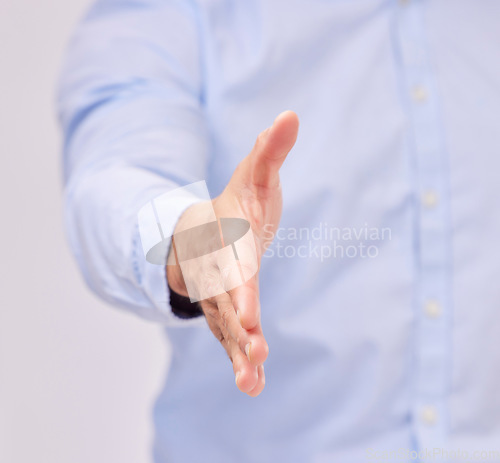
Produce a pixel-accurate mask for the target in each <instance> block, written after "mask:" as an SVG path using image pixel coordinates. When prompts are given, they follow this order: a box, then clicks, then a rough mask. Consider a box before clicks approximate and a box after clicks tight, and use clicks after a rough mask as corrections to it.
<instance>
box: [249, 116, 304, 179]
mask: <svg viewBox="0 0 500 463" xmlns="http://www.w3.org/2000/svg"><path fill="white" fill-rule="evenodd" d="M298 130H299V118H298V116H297V114H295V113H294V112H293V111H285V112H282V113H281V114H280V115H279V116H278V117H277V118H276V119H275V120H274V123H273V125H272V126H271V127H269V128H268V129H266V130H264V131H263V132H261V133H260V135H259V136H258V137H257V141H256V142H255V145H254V147H253V149H252V151H251V152H250V154H249V155H248V157H247V159H245V161H246V162H244V163H242V165H240V166H241V167H242V168H243V169H241V171H240V174H241V175H242V177H243V178H241V180H243V181H244V183H246V184H248V185H250V186H255V187H264V188H272V187H276V186H278V185H279V175H278V173H279V169H280V167H281V166H282V164H283V162H284V161H285V159H286V156H287V154H288V153H289V152H290V150H291V149H292V148H293V145H294V144H295V141H296V140H297V133H298Z"/></svg>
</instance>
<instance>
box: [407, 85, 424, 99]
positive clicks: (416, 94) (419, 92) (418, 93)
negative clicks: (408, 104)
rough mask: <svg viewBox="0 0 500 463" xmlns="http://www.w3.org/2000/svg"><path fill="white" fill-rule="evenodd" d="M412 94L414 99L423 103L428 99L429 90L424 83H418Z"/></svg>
mask: <svg viewBox="0 0 500 463" xmlns="http://www.w3.org/2000/svg"><path fill="white" fill-rule="evenodd" d="M411 96H412V98H413V100H414V101H416V102H418V103H422V102H424V101H425V100H427V90H426V89H425V87H423V86H422V85H416V86H415V87H413V89H412V91H411Z"/></svg>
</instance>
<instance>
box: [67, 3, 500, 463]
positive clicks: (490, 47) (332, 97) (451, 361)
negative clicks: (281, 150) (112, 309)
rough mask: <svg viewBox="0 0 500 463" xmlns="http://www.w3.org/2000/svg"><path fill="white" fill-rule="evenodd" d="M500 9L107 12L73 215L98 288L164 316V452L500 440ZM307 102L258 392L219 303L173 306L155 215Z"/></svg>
mask: <svg viewBox="0 0 500 463" xmlns="http://www.w3.org/2000/svg"><path fill="white" fill-rule="evenodd" d="M499 23H500V2H499V1H497V0H483V1H481V2H478V1H474V0H433V1H430V0H406V1H402V0H401V1H395V0H308V1H304V0H244V1H243V0H189V1H188V0H182V1H181V0H99V1H97V2H96V3H95V4H94V5H93V7H92V8H91V9H90V10H89V12H88V14H87V15H86V16H85V18H84V19H83V20H82V21H81V23H80V24H79V26H78V28H77V30H76V32H75V35H74V37H73V39H72V41H71V44H70V47H69V51H68V55H67V58H66V61H65V65H64V69H63V72H62V78H61V83H60V87H59V111H60V116H61V121H62V125H63V129H64V133H65V144H64V181H65V217H66V225H67V231H68V237H69V241H70V244H71V247H72V249H73V252H74V254H75V256H76V259H77V261H78V264H79V266H80V268H81V271H82V273H83V275H84V277H85V279H86V281H87V283H88V284H89V286H90V287H91V288H92V289H93V290H94V291H95V292H96V293H97V294H99V295H100V296H101V297H103V298H104V299H106V300H107V301H109V302H111V303H113V304H116V305H119V306H121V307H124V308H127V309H129V310H131V311H133V312H135V313H137V314H138V315H140V316H142V317H145V318H148V319H150V320H153V321H156V322H158V323H161V324H163V325H164V326H165V334H166V336H168V339H169V341H170V343H171V346H172V358H171V363H170V368H169V374H168V378H167V379H166V383H165V387H164V389H163V392H162V393H161V395H160V396H159V398H158V400H157V403H156V406H155V411H154V422H155V427H156V438H155V443H154V458H155V462H156V463H164V462H169V463H177V462H218V463H225V462H232V463H234V462H235V461H238V462H241V463H245V462H249V463H250V462H252V463H254V462H260V463H266V462H276V461H286V462H301V463H304V462H314V463H323V462H337V461H338V462H343V463H350V462H352V463H359V462H360V461H377V460H383V459H384V458H385V461H387V460H388V459H389V460H393V461H407V462H409V461H419V459H420V461H427V459H428V458H429V459H430V455H432V456H433V460H432V461H458V460H460V459H461V460H460V461H463V460H464V455H467V458H468V461H486V460H487V461H497V462H498V461H500V284H499V281H500V241H499V239H498V237H499V235H500V214H499V211H498V201H499V199H500V198H499V195H500V183H499V180H498V169H499V167H500V157H499V154H500V151H499V150H500V130H499V124H498V121H499V116H500V114H499V113H500V109H499V108H500V56H499V49H500V28H499V27H498V25H499ZM286 109H292V110H294V111H296V112H297V114H298V115H299V118H300V121H301V125H300V133H299V138H298V141H297V144H296V146H295V147H294V149H293V150H292V152H291V153H290V155H289V157H288V159H287V160H286V162H285V164H284V166H283V168H282V170H281V182H282V188H283V197H284V209H283V216H282V221H281V224H280V230H279V232H278V235H277V237H276V239H275V241H274V243H273V245H272V247H271V248H270V249H269V251H268V252H267V253H266V256H265V257H264V258H263V260H262V268H261V272H260V286H261V302H262V325H263V329H264V334H265V336H266V339H267V341H268V343H269V348H270V354H269V358H268V360H267V362H266V387H265V389H264V391H263V393H262V394H261V395H260V396H259V397H258V398H250V397H248V396H246V395H244V394H242V393H241V392H239V391H238V390H237V388H236V386H235V385H234V377H233V372H232V369H231V366H230V363H229V360H228V358H227V356H226V354H225V353H224V351H223V349H222V347H221V346H220V345H219V343H218V341H217V340H216V339H215V337H214V336H213V335H212V334H211V332H210V330H209V329H208V326H207V324H206V322H205V320H204V318H203V317H197V318H194V319H190V320H186V319H183V318H180V317H176V316H175V315H174V314H173V313H172V311H171V309H170V307H169V305H168V302H167V301H168V294H167V291H168V290H167V284H166V281H165V270H164V268H163V267H161V266H155V265H152V264H150V263H148V262H146V260H145V257H144V254H143V252H142V247H141V243H140V239H139V235H138V228H137V213H138V211H139V210H140V208H141V206H142V205H144V204H146V203H147V202H148V201H150V200H151V199H152V198H155V197H157V196H159V195H161V194H164V193H165V192H168V191H171V190H173V189H174V188H177V187H180V186H184V185H187V184H190V183H193V182H197V181H200V180H206V181H207V184H208V187H209V191H210V193H211V196H212V197H215V196H216V195H218V194H219V193H220V192H221V191H222V189H223V188H224V186H225V185H226V184H227V182H228V180H229V179H230V177H231V174H232V172H233V170H234V168H235V167H236V166H237V164H238V163H239V161H240V160H241V159H242V158H243V157H244V156H245V155H246V154H247V153H248V152H249V151H250V149H251V148H252V145H253V143H254V140H255V137H256V136H257V134H258V133H259V132H260V131H262V130H263V129H265V128H266V127H267V126H269V125H270V124H271V123H272V121H273V119H274V117H275V116H276V115H277V114H278V113H280V112H281V111H283V110H286ZM182 210H183V208H182V207H181V206H180V205H175V204H173V205H172V208H171V211H170V216H171V218H172V223H175V221H176V219H177V217H178V216H179V215H180V214H181V213H182ZM170 231H172V230H170ZM170 234H171V233H170ZM453 452H456V453H453ZM465 452H467V453H465Z"/></svg>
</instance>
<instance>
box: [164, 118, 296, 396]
mask: <svg viewBox="0 0 500 463" xmlns="http://www.w3.org/2000/svg"><path fill="white" fill-rule="evenodd" d="M298 127H299V121H298V117H297V115H296V114H295V113H294V112H292V111H285V112H283V113H281V114H280V115H279V116H278V117H277V118H276V119H275V121H274V123H273V125H272V126H271V127H269V128H268V129H266V130H264V131H263V132H262V133H261V134H260V135H259V136H258V137H257V141H256V143H255V145H254V147H253V149H252V151H251V152H250V154H249V155H248V156H247V157H245V158H244V159H243V160H242V161H241V163H240V164H239V165H238V166H237V168H236V170H235V171H234V173H233V176H232V177H231V180H230V181H229V183H228V185H227V186H226V188H225V189H224V191H223V192H222V193H221V194H220V196H218V197H217V198H215V199H214V200H212V204H211V206H212V208H213V209H212V208H210V211H212V212H211V214H213V212H215V217H216V219H217V221H216V222H212V225H213V226H211V227H210V226H208V227H206V228H205V231H204V232H203V239H200V233H199V232H194V234H191V236H190V235H189V234H188V235H186V234H184V239H183V240H180V239H177V238H176V236H179V234H178V233H177V232H178V231H179V230H182V231H186V230H194V229H195V228H196V229H198V230H199V229H200V228H199V227H198V225H199V224H200V223H205V224H208V222H209V221H210V220H209V219H208V213H207V207H206V204H204V203H202V204H196V205H194V206H191V207H190V208H188V209H187V210H186V211H185V212H184V214H183V215H182V216H181V218H180V219H179V222H178V224H177V226H176V233H175V234H174V238H173V249H174V252H175V257H176V259H175V261H173V260H172V259H169V264H170V263H174V265H167V280H168V284H169V286H170V287H171V288H172V290H174V291H175V292H177V293H179V294H182V295H185V296H188V295H189V296H191V298H193V293H196V294H198V295H199V296H197V297H196V299H197V300H200V305H201V308H202V310H203V312H204V314H205V317H206V320H207V323H208V325H209V327H210V330H211V331H212V333H213V334H214V335H215V336H216V338H217V339H219V341H220V342H221V344H222V345H223V347H224V348H225V350H226V352H227V354H228V356H229V358H230V359H231V361H232V364H233V371H234V373H235V378H236V385H237V386H238V388H239V389H240V390H241V391H242V392H245V393H247V394H248V395H250V396H257V395H259V394H260V393H261V392H262V390H263V388H264V383H265V376H264V367H263V364H264V361H265V360H266V358H267V355H268V345H267V342H266V340H265V338H264V335H263V332H262V326H261V321H260V302H259V287H258V269H259V268H260V261H261V258H262V255H263V254H264V252H265V250H266V248H267V246H268V245H269V244H270V242H268V241H266V237H267V239H268V237H269V236H270V233H271V234H273V235H274V233H275V232H276V230H277V228H278V225H279V220H280V217H281V210H282V194H281V185H280V179H279V169H280V167H281V165H282V164H283V162H284V161H285V158H286V156H287V154H288V153H289V151H290V150H291V149H292V147H293V145H294V144H295V141H296V138H297V133H298ZM221 219H222V220H221ZM232 219H244V221H241V220H240V221H238V220H236V221H234V222H230V220H232ZM245 221H246V222H245ZM231 224H236V225H234V226H236V228H240V230H239V231H241V224H247V228H248V224H249V226H250V230H251V232H250V233H246V234H245V239H243V240H242V242H243V245H239V247H238V252H237V257H236V259H237V260H235V259H226V258H225V257H224V256H222V257H221V254H220V253H216V252H207V250H208V249H210V248H211V249H212V250H213V251H215V250H217V246H218V244H217V243H219V244H220V243H221V241H222V246H224V237H226V241H227V240H228V238H227V236H229V235H231V233H232V234H234V230H233V232H231V231H230V232H229V233H226V231H227V230H225V229H224V228H225V227H226V225H228V226H229V228H230V227H231V226H233V225H231ZM234 226H233V228H234ZM226 228H227V227H226ZM236 231H237V232H238V230H236ZM244 233H245V230H243V231H242V233H240V234H244ZM195 237H196V239H195ZM186 238H187V239H186ZM245 240H246V242H245ZM248 240H251V242H249V241H248ZM231 241H232V240H231ZM226 244H227V243H226ZM201 247H203V249H201ZM196 248H199V249H198V251H200V252H198V253H197V251H196ZM193 249H194V251H193ZM233 250H234V252H235V254H236V248H235V247H234V246H233ZM193 253H194V254H196V253H197V255H203V254H204V255H205V257H203V258H202V259H197V260H196V261H195V260H192V261H191V260H188V261H186V262H190V264H189V265H184V266H182V265H179V264H178V262H179V261H178V260H177V257H178V256H181V255H182V256H189V255H191V256H192V255H193ZM181 267H182V270H181ZM236 277H238V278H239V277H241V278H240V279H239V282H240V283H241V281H243V283H242V284H237V283H235V278H236ZM245 280H246V281H245ZM188 288H189V291H188ZM204 294H209V295H210V297H206V298H205V297H204V296H203V295H204ZM212 294H217V295H215V296H212Z"/></svg>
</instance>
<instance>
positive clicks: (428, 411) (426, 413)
mask: <svg viewBox="0 0 500 463" xmlns="http://www.w3.org/2000/svg"><path fill="white" fill-rule="evenodd" d="M421 417H422V421H423V422H424V423H425V424H427V425H429V426H432V425H433V424H436V421H437V418H438V416H437V411H436V409H435V408H434V407H432V406H431V405H427V406H426V407H424V408H423V409H422V415H421Z"/></svg>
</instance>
